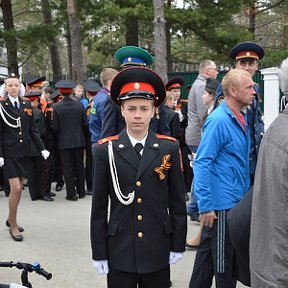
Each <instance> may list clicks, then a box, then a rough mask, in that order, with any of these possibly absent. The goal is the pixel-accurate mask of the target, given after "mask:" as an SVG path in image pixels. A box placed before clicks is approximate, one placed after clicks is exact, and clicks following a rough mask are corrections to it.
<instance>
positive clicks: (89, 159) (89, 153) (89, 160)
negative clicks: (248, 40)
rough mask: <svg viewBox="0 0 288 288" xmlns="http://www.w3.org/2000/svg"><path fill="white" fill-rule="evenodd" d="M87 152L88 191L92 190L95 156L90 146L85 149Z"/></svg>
mask: <svg viewBox="0 0 288 288" xmlns="http://www.w3.org/2000/svg"><path fill="white" fill-rule="evenodd" d="M85 154H86V161H85V174H86V187H87V190H88V191H92V163H93V156H92V149H91V146H90V148H86V149H85Z"/></svg>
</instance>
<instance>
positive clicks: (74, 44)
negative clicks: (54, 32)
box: [67, 0, 83, 83]
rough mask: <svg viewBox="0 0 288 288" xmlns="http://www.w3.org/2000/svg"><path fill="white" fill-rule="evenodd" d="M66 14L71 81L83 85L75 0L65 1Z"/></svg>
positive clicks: (79, 33) (80, 42)
mask: <svg viewBox="0 0 288 288" xmlns="http://www.w3.org/2000/svg"><path fill="white" fill-rule="evenodd" d="M67 13H68V20H69V28H70V29H69V30H70V35H73V37H71V52H72V53H71V56H72V80H74V81H76V82H77V83H83V57H82V39H81V31H80V21H79V16H78V6H77V0H67Z"/></svg>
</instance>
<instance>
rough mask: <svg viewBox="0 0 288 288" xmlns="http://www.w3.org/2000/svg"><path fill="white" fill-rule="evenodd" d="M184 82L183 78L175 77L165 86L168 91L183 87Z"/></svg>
mask: <svg viewBox="0 0 288 288" xmlns="http://www.w3.org/2000/svg"><path fill="white" fill-rule="evenodd" d="M183 84H184V81H183V79H182V78H180V77H174V78H172V79H170V80H169V81H168V82H167V83H166V85H165V88H166V90H167V91H171V90H172V89H181V87H182V86H183Z"/></svg>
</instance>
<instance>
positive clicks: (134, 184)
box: [0, 42, 288, 288]
mask: <svg viewBox="0 0 288 288" xmlns="http://www.w3.org/2000/svg"><path fill="white" fill-rule="evenodd" d="M230 56H231V58H232V59H233V60H235V69H231V70H230V71H229V72H228V73H227V74H226V75H225V76H224V78H223V80H222V83H221V84H219V83H220V82H219V81H218V80H217V75H218V69H217V65H216V63H215V62H214V61H212V60H210V59H205V60H203V61H202V62H201V63H200V65H199V75H198V77H197V79H196V80H195V81H194V83H192V87H191V89H190V91H189V96H188V99H187V100H184V99H182V98H181V88H182V86H183V85H184V81H183V79H181V78H179V77H174V78H172V79H170V80H169V81H168V82H167V83H166V84H165V85H164V83H163V81H162V80H161V78H160V76H159V75H157V74H156V73H155V72H154V71H153V70H151V69H149V68H148V67H147V66H149V65H151V64H152V63H153V58H152V56H151V55H150V54H149V53H148V52H147V51H146V50H144V49H141V48H139V47H134V46H125V47H122V48H120V49H119V50H118V51H117V52H116V54H115V58H116V60H117V61H118V62H119V63H120V64H121V67H122V69H121V71H120V72H119V71H117V70H116V69H114V68H104V69H103V70H102V72H101V73H100V77H99V79H100V83H97V82H95V81H92V80H87V81H85V82H84V83H75V82H74V81H71V80H61V81H58V82H57V83H56V84H55V91H54V92H53V93H51V88H50V87H46V86H45V85H44V80H45V77H30V76H29V77H26V79H25V80H24V81H23V82H24V84H25V86H24V85H23V84H22V83H21V82H20V80H19V79H18V78H16V77H14V76H13V75H11V76H10V77H8V78H7V79H6V80H5V83H4V84H3V87H2V89H1V90H0V91H1V95H0V96H1V97H2V98H1V101H0V172H1V174H0V185H1V186H2V188H3V190H4V191H5V193H6V196H8V197H9V214H8V217H7V221H6V225H7V226H8V227H9V233H10V235H11V237H12V238H13V239H14V240H15V241H22V240H23V234H22V233H23V231H24V228H23V227H21V226H19V225H18V221H17V207H18V205H19V202H20V198H21V192H22V189H23V185H24V180H25V178H27V185H28V187H29V193H30V196H31V200H32V201H36V200H44V201H49V202H52V201H54V197H55V195H56V194H55V193H52V192H51V185H52V183H53V182H56V191H61V190H62V187H63V186H64V183H65V188H66V200H68V201H77V200H78V199H82V198H84V197H86V195H92V208H91V225H90V234H91V247H92V259H93V265H94V267H95V269H96V270H97V272H98V273H100V274H107V283H108V287H109V288H113V287H135V288H136V287H142V288H146V287H149V288H153V287H155V288H156V287H157V288H158V287H163V288H168V287H169V286H171V285H172V282H171V280H170V264H175V263H177V262H178V261H179V260H181V258H182V257H183V252H184V251H185V248H186V249H187V250H196V251H197V252H196V258H195V262H194V266H193V271H192V274H191V279H190V283H189V288H209V287H211V285H212V280H213V277H214V278H215V282H216V287H217V288H226V287H227V288H233V287H236V283H237V280H240V281H241V282H242V283H244V284H245V285H248V286H250V285H251V282H252V285H254V286H252V287H254V288H256V287H281V288H284V287H287V285H288V277H285V276H283V277H282V276H281V277H279V279H280V280H278V277H276V276H275V275H274V276H273V277H268V276H267V275H268V274H269V271H267V269H266V270H265V271H266V273H265V275H264V274H263V277H262V275H261V271H260V270H261V268H259V263H258V262H257V261H260V262H261V251H263V250H260V249H259V248H258V246H257V245H258V243H257V239H258V236H259V235H258V234H257V233H255V231H259V234H261V235H262V236H261V237H263V238H265V236H264V234H265V229H269V228H270V226H269V225H263V223H262V222H261V219H262V218H260V217H264V216H263V215H262V212H261V209H260V208H261V207H264V206H265V205H267V201H266V200H265V201H264V200H263V199H262V198H261V191H262V190H265V191H267V193H266V194H267V196H265V197H267V198H268V194H269V193H268V186H269V185H270V186H271V187H270V186H269V187H270V188H271V189H272V190H273V189H275V187H277V189H278V188H279V190H280V191H281V192H283V189H285V187H286V190H287V185H286V186H285V184H283V185H284V188H283V186H282V181H284V178H281V179H278V178H277V177H280V176H281V177H282V174H277V172H275V173H274V172H273V171H272V170H271V169H272V167H270V166H269V163H266V162H265V160H267V159H266V158H265V157H268V156H265V155H268V154H269V153H270V152H269V151H271V153H273V155H274V154H277V152H276V151H277V149H276V148H275V147H276V146H277V145H278V146H279V145H282V147H283V149H282V152H281V153H282V154H281V155H282V156H279V155H278V154H277V155H275V157H276V156H277V157H283V158H285V157H286V158H287V149H286V148H287V146H285V145H287V137H286V138H285V135H283V138H282V137H280V136H279V143H278V142H277V143H276V142H275V141H277V140H275V139H277V137H278V135H279V134H281V133H280V132H279V129H280V128H279V127H278V126H279V125H280V124H281V125H282V123H284V122H285V121H286V119H284V116H283V117H282V118H280V119H279V120H278V122H276V124H275V125H274V126H273V125H272V127H271V128H270V129H271V130H269V131H270V132H269V133H268V134H267V136H266V138H264V139H265V141H264V143H265V145H264V144H263V149H262V150H261V149H260V151H261V152H260V158H261V167H258V166H257V159H258V154H259V147H260V144H261V140H262V136H263V134H264V123H263V120H262V112H261V110H260V105H259V103H261V101H262V99H261V91H260V88H259V85H258V84H257V83H255V82H254V81H253V79H252V77H253V75H254V74H255V72H256V70H257V69H258V61H259V60H260V59H261V58H262V57H264V50H263V48H262V47H261V46H260V45H258V44H256V43H254V42H243V43H240V44H238V45H236V46H235V47H233V48H232V49H231V52H230ZM187 84H189V83H187ZM286 110H287V109H286ZM286 110H284V112H283V115H284V114H285V113H286V112H285V111H286ZM286 114H287V113H286ZM286 122H287V121H286ZM283 125H284V126H285V124H283ZM273 127H276V128H274V129H276V132H275V131H274V130H273ZM284 130H285V129H284ZM286 130H287V129H286ZM286 130H285V131H286ZM285 141H286V142H285ZM273 145H274V146H275V147H274V146H273ZM261 147H262V146H261ZM284 154H285V155H284ZM286 162H287V161H286ZM256 167H257V168H256ZM263 167H265V168H263ZM279 169H281V172H283V173H285V171H286V172H287V164H286V166H285V165H284V167H283V166H280V167H279ZM285 169H286V170H285ZM283 170H284V171H283ZM257 171H258V174H257ZM255 173H256V174H255ZM267 173H269V175H267ZM271 173H274V174H273V175H274V176H275V181H274V180H273V181H272V180H271V177H272V176H271V175H270V174H271ZM276 175H277V177H276ZM274 176H273V179H274ZM262 177H264V178H265V177H269V179H266V181H265V182H263V181H262V180H263V179H262ZM283 177H284V176H283ZM260 178H261V179H262V180H261V179H260ZM254 179H255V181H256V183H255V187H254V186H253V184H254ZM285 181H286V180H285ZM266 182H267V183H266ZM274 182H275V183H274ZM263 183H265V185H264V184H263ZM273 184H275V186H273ZM263 185H264V186H263ZM252 188H254V189H252ZM253 190H254V194H253V197H254V202H253V204H255V205H254V207H253V205H252V192H253ZM248 191H249V192H248ZM251 191H252V192H251ZM190 192H191V194H190V195H191V196H190V197H189V193H190ZM286 192H287V191H286ZM247 195H250V197H249V198H248V197H247ZM281 197H282V199H283V200H284V201H283V202H284V203H285V199H286V198H287V195H282V194H281V195H276V196H275V197H273V198H272V197H271V199H274V200H275V201H278V202H280V201H281V200H280V198H281ZM243 199H249V200H248V201H247V200H245V201H244V200H243ZM265 199H266V198H265ZM188 200H189V203H188V202H187V201H188ZM269 201H272V200H269ZM186 202H187V203H188V205H186ZM246 202H247V203H248V204H246ZM262 202H263V203H262ZM243 203H244V204H243ZM260 203H261V204H260ZM240 204H242V205H243V206H245V205H246V206H247V205H248V206H249V207H248V206H247V207H246V209H247V213H246V210H245V209H244V210H243V211H245V213H246V214H247V215H248V216H247V215H246V216H247V219H248V222H247V223H248V224H247V225H248V226H247V227H248V230H246V232H247V233H243V235H235V233H236V234H237V227H238V225H240V226H241V223H240V222H241V221H243V219H244V218H242V219H234V218H235V215H236V216H237V215H238V216H239V213H238V212H237V213H235V211H239V210H236V209H237V208H238V209H239V205H240ZM269 204H271V202H269ZM186 206H187V208H186ZM251 206H252V213H253V215H254V216H255V220H254V221H252V228H253V229H252V230H251V231H253V232H251V247H252V248H251V249H253V253H251V255H252V254H253V255H255V257H253V259H252V258H251V267H252V268H253V269H252V270H251V271H250V269H249V268H248V269H241V267H240V268H239V267H238V268H235V267H236V266H237V263H242V264H241V265H243V266H245V267H246V268H247V267H250V263H249V262H250V260H249V255H250V254H249V241H250V215H251ZM244 208H245V207H244ZM267 209H268V208H267ZM269 209H272V208H271V207H269ZM286 210H287V209H286ZM233 211H234V213H233ZM274 213H276V212H275V211H274ZM187 215H188V216H189V217H190V220H191V221H197V222H199V229H198V232H197V235H189V236H193V237H192V238H190V237H188V235H187ZM282 216H283V217H284V218H283V220H282V221H281V223H283V225H284V226H285V225H287V221H286V222H285V219H286V218H287V217H286V216H285V211H284V210H283V215H282ZM285 217H286V218H285ZM238 218H239V217H238ZM272 218H273V217H272ZM274 218H277V217H274ZM107 219H108V220H107ZM227 219H228V220H227ZM269 219H270V218H269ZM269 219H268V220H267V221H269ZM285 223H286V224H285ZM278 224H279V223H278ZM229 225H231V226H232V225H234V227H230V226H229ZM279 225H280V224H279ZM266 226H268V227H266ZM235 227H236V229H235ZM281 227H283V226H281ZM281 229H283V228H281ZM234 231H236V232H234ZM273 233H277V231H276V232H275V229H274V228H273ZM244 234H245V235H244ZM280 234H281V237H282V236H284V235H283V233H280ZM286 235H287V231H286ZM271 237H272V236H271ZM279 237H280V236H279ZM272 238H273V237H272ZM235 239H236V240H235ZM239 239H240V240H239ZM237 241H238V242H241V243H243V245H242V246H241V245H237ZM271 241H272V242H273V239H272V240H271ZM283 241H284V240H283ZM286 242H287V241H286ZM244 244H245V245H244ZM280 245H281V247H282V248H283V251H284V250H285V249H284V246H285V245H286V244H283V243H282V242H281V243H280ZM286 246H287V245H286ZM239 247H240V248H239ZM243 247H245V248H243ZM275 247H276V244H275ZM277 247H278V246H277ZM275 250H277V248H275ZM281 251H282V250H281ZM268 252H269V253H268ZM243 255H247V256H246V257H243ZM267 255H269V257H270V258H273V256H274V254H273V251H272V249H271V250H269V251H267ZM277 255H278V256H279V257H280V255H279V254H277ZM238 257H240V258H241V261H242V262H241V261H240V262H238ZM257 257H258V258H257ZM243 258H244V261H243ZM280 258H281V257H280ZM256 259H258V260H256ZM252 260H253V261H252ZM263 262H264V261H263ZM263 262H261V263H262V264H263ZM267 262H268V261H267V259H266V260H265V264H267ZM284 262H285V261H284ZM286 262H287V258H286ZM267 265H268V264H267ZM277 265H278V266H277V267H279V265H280V268H281V269H280V271H283V273H282V274H285V272H284V271H285V269H283V265H284V266H285V265H286V268H287V263H286V264H283V263H282V264H279V261H278V262H277ZM281 265H282V266H281ZM267 267H269V265H268V266H267ZM271 267H274V266H273V265H271ZM275 269H276V268H275ZM286 271H287V269H286ZM250 276H251V277H250ZM250 279H252V281H251V280H250ZM269 281H270V282H271V283H277V284H275V285H276V286H273V285H274V284H273V285H272V284H271V283H270V282H269ZM264 283H266V284H267V283H269V284H267V285H266V284H265V285H266V286H265V285H264ZM283 283H284V284H283ZM281 285H282V286H281ZM285 285H286V286H285Z"/></svg>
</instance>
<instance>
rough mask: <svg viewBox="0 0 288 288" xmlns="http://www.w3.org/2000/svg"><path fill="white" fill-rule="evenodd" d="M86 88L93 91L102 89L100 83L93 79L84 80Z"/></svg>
mask: <svg viewBox="0 0 288 288" xmlns="http://www.w3.org/2000/svg"><path fill="white" fill-rule="evenodd" d="M84 88H85V89H86V90H87V91H89V92H91V93H97V92H99V91H100V90H101V87H100V85H99V84H98V83H97V82H95V81H93V80H86V81H85V82H84Z"/></svg>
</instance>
